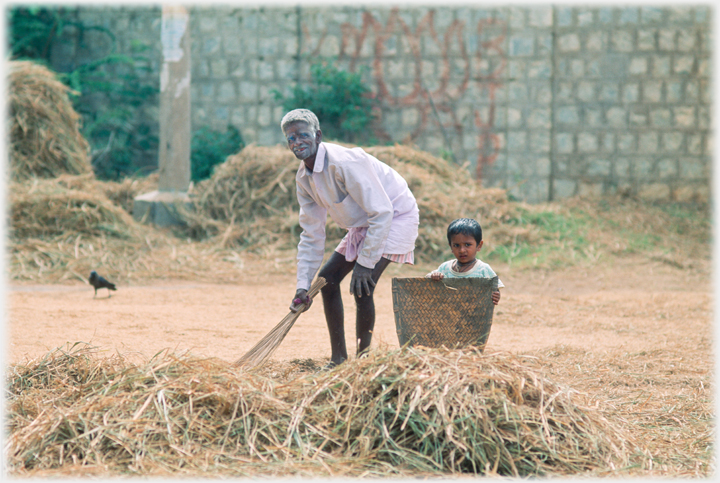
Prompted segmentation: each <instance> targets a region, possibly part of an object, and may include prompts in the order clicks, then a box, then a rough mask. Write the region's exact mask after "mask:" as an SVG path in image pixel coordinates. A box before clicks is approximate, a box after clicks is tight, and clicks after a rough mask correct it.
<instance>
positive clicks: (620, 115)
mask: <svg viewBox="0 0 720 483" xmlns="http://www.w3.org/2000/svg"><path fill="white" fill-rule="evenodd" d="M605 117H606V119H607V123H608V124H609V125H610V126H612V127H626V126H627V111H626V110H625V109H624V108H622V107H611V108H610V109H608V110H607V112H606V113H605Z"/></svg>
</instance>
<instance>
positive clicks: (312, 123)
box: [280, 109, 320, 134]
mask: <svg viewBox="0 0 720 483" xmlns="http://www.w3.org/2000/svg"><path fill="white" fill-rule="evenodd" d="M294 122H306V123H307V125H308V127H309V128H310V130H311V131H312V132H313V134H315V133H316V132H318V131H319V130H320V121H318V118H317V116H316V115H315V113H314V112H312V111H311V110H309V109H293V110H292V111H290V112H288V113H287V114H285V115H284V116H283V118H282V121H280V129H282V132H283V134H284V133H285V128H286V127H287V126H288V125H289V124H292V123H294Z"/></svg>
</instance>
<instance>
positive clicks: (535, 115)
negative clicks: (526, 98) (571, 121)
mask: <svg viewBox="0 0 720 483" xmlns="http://www.w3.org/2000/svg"><path fill="white" fill-rule="evenodd" d="M527 126H528V127H529V128H532V129H537V128H543V129H550V127H551V123H550V109H549V108H533V109H531V110H530V112H529V113H528V117H527Z"/></svg>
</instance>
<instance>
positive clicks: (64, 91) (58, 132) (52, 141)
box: [8, 61, 92, 181]
mask: <svg viewBox="0 0 720 483" xmlns="http://www.w3.org/2000/svg"><path fill="white" fill-rule="evenodd" d="M8 71H9V76H8V84H9V86H8V87H9V107H10V118H11V125H10V165H11V176H12V179H13V180H16V181H21V180H25V179H28V178H32V177H40V178H54V177H56V176H59V175H61V174H64V173H71V174H83V173H89V172H92V168H91V166H90V160H89V149H90V147H89V144H88V142H87V141H86V140H85V138H83V136H82V135H81V134H80V130H79V129H80V123H81V118H80V115H79V114H78V113H77V112H75V110H74V109H73V107H72V104H71V103H70V100H69V99H68V93H69V92H70V89H69V88H68V87H67V86H65V85H64V84H63V83H62V82H60V81H59V80H57V77H56V75H55V74H54V73H53V72H52V71H50V70H49V69H47V68H46V67H43V66H42V65H39V64H36V63H34V62H30V61H11V62H8Z"/></svg>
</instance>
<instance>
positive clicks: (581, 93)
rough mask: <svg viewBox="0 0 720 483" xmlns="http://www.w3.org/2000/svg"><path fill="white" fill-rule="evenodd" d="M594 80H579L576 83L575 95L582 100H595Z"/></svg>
mask: <svg viewBox="0 0 720 483" xmlns="http://www.w3.org/2000/svg"><path fill="white" fill-rule="evenodd" d="M595 87H596V86H595V82H591V81H580V82H578V85H577V97H578V99H580V100H581V101H583V102H590V101H594V100H595Z"/></svg>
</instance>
